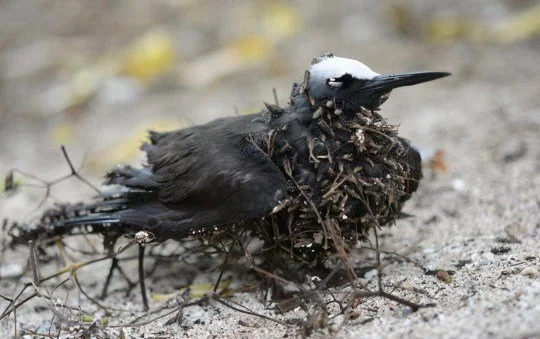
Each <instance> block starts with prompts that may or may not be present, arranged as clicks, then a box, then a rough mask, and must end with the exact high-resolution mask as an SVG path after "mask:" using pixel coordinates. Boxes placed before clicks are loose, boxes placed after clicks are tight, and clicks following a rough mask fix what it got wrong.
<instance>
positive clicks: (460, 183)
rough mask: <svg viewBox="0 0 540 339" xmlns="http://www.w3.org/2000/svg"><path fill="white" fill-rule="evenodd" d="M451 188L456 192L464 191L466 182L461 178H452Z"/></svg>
mask: <svg viewBox="0 0 540 339" xmlns="http://www.w3.org/2000/svg"><path fill="white" fill-rule="evenodd" d="M452 188H453V189H454V191H456V192H464V191H465V190H466V188H467V184H466V183H465V180H463V179H454V180H452Z"/></svg>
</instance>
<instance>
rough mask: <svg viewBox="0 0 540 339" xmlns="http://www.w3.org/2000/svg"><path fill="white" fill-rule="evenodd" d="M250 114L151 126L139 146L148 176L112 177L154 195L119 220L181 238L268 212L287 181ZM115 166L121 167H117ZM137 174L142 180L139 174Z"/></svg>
mask: <svg viewBox="0 0 540 339" xmlns="http://www.w3.org/2000/svg"><path fill="white" fill-rule="evenodd" d="M253 119H254V117H253V116H242V117H232V118H222V119H217V120H214V121H212V122H210V123H208V124H206V125H200V126H194V127H190V128H186V129H182V130H177V131H172V132H167V133H157V132H151V135H150V140H151V142H150V143H147V144H144V145H143V147H142V149H143V150H144V151H146V153H147V157H148V164H149V169H150V171H151V177H148V175H146V174H147V173H138V174H134V175H132V176H130V177H129V180H126V178H125V177H122V176H121V175H116V176H115V175H110V178H114V180H109V182H110V183H117V184H118V183H120V184H124V185H126V186H131V187H147V188H149V189H150V190H154V191H157V196H158V201H156V200H154V201H150V202H148V201H146V202H142V203H139V204H131V206H130V207H129V208H128V209H126V210H123V211H121V212H119V213H118V215H119V218H120V220H121V221H122V222H124V223H129V224H131V225H138V226H142V227H143V228H148V229H149V230H151V231H153V232H155V233H158V234H157V235H159V236H160V237H161V238H182V237H184V236H186V234H188V233H189V232H191V233H193V231H196V230H198V229H201V228H203V227H213V226H220V225H230V224H234V223H237V222H240V221H243V220H249V219H253V218H257V217H261V216H264V215H266V214H269V213H270V212H271V211H272V209H273V208H274V207H276V205H278V204H279V202H280V201H281V200H283V199H285V197H286V194H287V180H286V179H285V177H284V175H283V173H282V172H281V171H280V169H279V168H278V167H277V166H276V165H275V164H274V163H273V162H272V161H271V160H270V158H269V157H268V156H267V155H266V153H264V152H263V151H262V150H261V149H260V148H259V147H258V146H257V143H256V142H254V139H257V138H258V139H259V140H262V139H261V138H264V137H265V136H266V125H264V124H263V123H255V122H253ZM117 171H119V170H117ZM139 178H140V179H139Z"/></svg>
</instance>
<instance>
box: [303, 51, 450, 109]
mask: <svg viewBox="0 0 540 339" xmlns="http://www.w3.org/2000/svg"><path fill="white" fill-rule="evenodd" d="M448 75H450V73H446V72H420V73H401V74H391V75H381V74H379V73H376V72H374V71H373V70H371V68H369V67H368V66H366V65H364V64H363V63H361V62H359V61H357V60H353V59H347V58H340V57H337V56H334V55H332V54H326V55H323V56H320V57H317V58H315V59H313V62H312V63H311V66H310V67H309V69H308V70H307V71H306V74H305V77H304V84H303V87H304V90H305V91H307V93H308V95H309V97H310V99H311V102H312V103H314V104H315V105H317V106H322V105H323V104H324V103H326V102H328V101H331V102H333V103H334V104H335V107H336V108H340V109H343V110H349V111H357V110H359V109H360V108H361V107H364V108H367V109H371V110H375V109H377V108H378V107H379V106H380V105H382V104H383V103H384V102H385V101H386V100H387V99H388V96H389V94H390V92H391V91H392V90H393V89H394V88H397V87H403V86H410V85H416V84H419V83H422V82H426V81H431V80H435V79H438V78H442V77H445V76H448Z"/></svg>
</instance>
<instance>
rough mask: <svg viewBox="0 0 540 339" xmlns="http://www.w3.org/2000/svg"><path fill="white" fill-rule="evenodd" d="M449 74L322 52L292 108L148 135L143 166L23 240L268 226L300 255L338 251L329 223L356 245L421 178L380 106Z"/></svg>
mask: <svg viewBox="0 0 540 339" xmlns="http://www.w3.org/2000/svg"><path fill="white" fill-rule="evenodd" d="M448 75H450V73H447V72H419V73H400V74H391V75H381V74H379V73H376V72H375V71H373V70H372V69H371V68H369V67H368V66H366V65H365V64H363V63H361V62H360V61H357V60H354V59H348V58H343V57H338V56H335V55H333V54H324V55H321V56H318V57H316V58H315V59H313V61H312V63H311V64H310V65H309V67H308V69H307V70H306V71H305V73H304V76H303V79H302V81H297V82H295V83H294V84H293V86H292V90H291V94H290V101H289V103H288V105H287V106H285V107H280V106H278V105H276V104H269V103H265V108H264V109H263V110H262V111H261V112H259V113H255V114H250V115H240V116H232V117H224V118H219V119H216V120H213V121H210V122H208V123H206V124H201V125H196V126H191V127H187V128H184V129H179V130H174V131H169V132H156V131H150V132H149V141H148V142H146V143H144V144H143V145H142V147H141V149H142V150H143V151H144V152H145V153H146V156H147V164H145V165H143V166H141V167H135V166H131V165H121V166H119V167H117V168H115V169H113V170H112V171H110V172H108V173H107V174H106V176H105V181H104V185H105V186H106V187H109V189H108V190H107V191H104V192H103V193H102V194H101V195H100V196H98V197H96V198H95V199H94V200H93V201H91V202H87V203H79V204H75V205H69V204H65V205H61V206H57V207H55V208H53V209H50V210H49V211H47V212H45V214H44V215H43V216H42V217H41V219H40V220H39V221H38V223H37V226H36V227H34V228H33V229H31V230H24V231H22V233H21V234H19V235H18V237H19V238H20V239H24V240H25V241H26V240H27V239H28V238H31V237H34V238H36V237H38V236H39V237H50V236H54V235H63V234H67V233H69V232H71V231H72V230H73V229H75V228H77V227H84V228H91V229H92V230H93V231H94V232H98V233H100V232H101V233H109V234H115V236H119V235H122V234H134V233H136V232H140V231H144V232H149V233H150V234H151V235H152V239H155V240H156V241H165V240H168V239H173V240H178V241H181V240H182V239H186V238H189V237H204V236H207V235H208V234H213V233H215V232H220V231H223V230H228V229H231V228H233V227H234V225H239V224H245V223H247V222H250V221H259V222H260V223H261V222H262V223H263V224H264V223H265V222H266V225H269V223H270V221H269V220H271V221H272V223H276V224H277V232H278V233H280V235H281V236H283V235H284V234H285V235H287V234H288V236H289V237H288V238H287V239H288V241H289V242H294V243H295V247H299V248H301V247H304V248H305V247H306V246H308V247H309V246H311V245H310V244H313V243H316V244H317V245H320V246H326V247H327V246H332V243H333V241H332V239H330V241H329V240H328V239H329V238H331V237H330V235H329V234H328V233H329V229H328V225H326V226H325V223H327V222H335V224H336V225H337V227H340V229H339V233H340V234H341V235H342V236H343V237H344V238H347V239H349V238H350V239H352V238H354V237H355V236H356V237H357V236H358V234H359V233H363V231H362V230H367V229H368V228H369V227H372V226H373V225H374V224H386V223H389V222H390V221H391V220H393V219H394V218H396V217H397V216H398V214H399V213H400V211H401V207H402V205H403V203H404V202H405V201H406V200H408V199H409V198H410V196H411V194H412V193H413V192H415V191H416V190H417V188H418V183H419V181H420V179H421V177H422V169H421V158H420V154H419V153H418V151H417V150H416V149H415V148H414V147H412V146H411V144H410V142H409V141H408V140H407V139H405V138H402V137H400V136H398V134H397V127H396V126H394V125H391V124H389V123H388V122H387V121H386V119H384V118H383V117H382V116H381V115H380V113H379V110H380V106H381V105H382V104H383V103H384V102H385V101H386V100H387V99H388V97H389V94H390V93H391V91H392V90H394V89H396V88H398V87H403V86H410V85H416V84H419V83H423V82H427V81H431V80H435V79H439V78H442V77H446V76H448ZM268 227H269V228H271V227H270V226H268ZM364 233H365V232H364ZM328 242H330V245H328ZM334 242H335V239H334ZM23 243H24V242H23ZM323 244H324V245H323ZM296 245H298V246H296ZM326 247H325V248H326Z"/></svg>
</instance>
